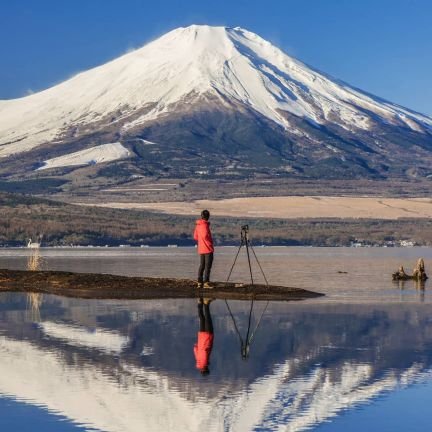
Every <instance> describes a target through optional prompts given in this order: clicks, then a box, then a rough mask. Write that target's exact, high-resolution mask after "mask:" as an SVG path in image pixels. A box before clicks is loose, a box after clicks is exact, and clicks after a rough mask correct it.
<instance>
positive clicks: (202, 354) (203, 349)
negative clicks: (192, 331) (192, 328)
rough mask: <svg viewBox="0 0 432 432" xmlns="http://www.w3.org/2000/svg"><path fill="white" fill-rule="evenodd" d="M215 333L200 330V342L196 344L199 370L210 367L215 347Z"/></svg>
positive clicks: (195, 350)
mask: <svg viewBox="0 0 432 432" xmlns="http://www.w3.org/2000/svg"><path fill="white" fill-rule="evenodd" d="M213 338H214V336H213V333H209V332H198V343H196V344H195V345H194V354H195V360H196V368H197V369H199V370H202V369H205V368H206V367H208V365H209V363H210V361H209V359H210V354H211V350H212V348H213Z"/></svg>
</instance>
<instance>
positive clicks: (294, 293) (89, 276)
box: [0, 269, 323, 301]
mask: <svg viewBox="0 0 432 432" xmlns="http://www.w3.org/2000/svg"><path fill="white" fill-rule="evenodd" d="M213 285H214V288H212V289H198V288H197V287H196V282H194V281H192V280H189V279H168V278H148V277H126V276H116V275H109V274H94V273H71V272H61V271H25V270H5V269H2V270H0V292H7V291H12V292H33V293H45V294H54V295H61V296H64V297H75V298H86V299H168V298H170V299H174V298H199V297H211V298H214V299H229V300H251V299H254V300H279V301H288V300H303V299H307V298H314V297H320V296H322V295H323V294H320V293H316V292H312V291H307V290H304V289H302V288H293V287H283V286H273V285H269V286H267V285H259V284H257V285H253V286H252V285H250V284H238V283H224V282H215V283H213Z"/></svg>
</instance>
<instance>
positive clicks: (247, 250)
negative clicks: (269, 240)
mask: <svg viewBox="0 0 432 432" xmlns="http://www.w3.org/2000/svg"><path fill="white" fill-rule="evenodd" d="M249 246H250V244H249V239H248V238H247V237H246V254H247V259H248V264H249V273H250V278H251V283H252V286H253V285H254V279H253V274H252V264H251V260H250V254H249Z"/></svg>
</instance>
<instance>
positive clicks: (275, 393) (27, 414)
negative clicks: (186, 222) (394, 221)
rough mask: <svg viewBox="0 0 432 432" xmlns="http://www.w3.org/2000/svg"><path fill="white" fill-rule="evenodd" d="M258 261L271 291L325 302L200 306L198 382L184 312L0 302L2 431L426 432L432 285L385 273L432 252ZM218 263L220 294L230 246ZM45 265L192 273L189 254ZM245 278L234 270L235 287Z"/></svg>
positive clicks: (52, 258)
mask: <svg viewBox="0 0 432 432" xmlns="http://www.w3.org/2000/svg"><path fill="white" fill-rule="evenodd" d="M255 250H256V252H257V255H258V256H259V258H260V261H261V264H262V266H263V268H264V270H265V272H266V274H267V276H268V279H269V282H270V283H273V284H284V285H289V286H298V287H303V288H308V289H311V290H315V291H319V292H322V293H325V294H326V296H325V297H322V298H319V299H312V300H307V301H302V302H270V303H268V304H267V302H256V303H255V304H254V305H253V309H252V314H251V315H250V311H251V304H250V303H249V302H234V301H230V302H229V303H228V304H227V303H225V302H224V301H222V300H215V301H213V302H211V303H210V306H209V310H210V313H211V317H212V321H213V327H214V343H213V349H212V352H211V356H210V365H209V370H210V374H209V375H206V376H203V375H201V374H200V372H199V371H198V370H197V369H196V365H195V358H194V353H193V347H194V344H195V343H196V340H197V332H198V330H199V318H198V306H197V301H196V300H169V301H166V300H164V301H160V300H152V301H141V300H140V301H107V300H104V301H101V300H77V299H67V298H63V297H57V296H50V295H35V294H32V295H30V294H29V295H25V294H18V293H4V294H1V295H0V367H1V372H2V373H1V374H0V426H1V428H0V430H2V431H3V430H11V431H12V430H13V431H15V430H17V431H18V430H19V431H35V430H40V431H60V432H62V431H78V430H83V431H84V430H87V431H88V430H97V431H171V430H175V431H203V430H209V431H213V430H214V431H252V430H254V431H255V430H256V431H267V430H269V431H270V430H271V431H273V430H281V431H301V430H316V431H321V432H324V431H325V432H327V431H337V432H339V431H364V430H369V431H375V430H376V431H378V430H379V431H398V430H401V431H408V430H409V431H426V430H430V423H431V421H432V412H431V410H430V405H431V403H432V296H431V294H430V290H431V286H430V284H429V283H428V282H426V284H425V285H424V286H416V284H415V283H414V282H406V283H405V284H397V283H396V284H395V283H393V282H392V281H391V277H390V274H391V272H392V271H394V270H396V269H397V267H398V266H399V265H400V264H403V265H404V266H405V268H406V269H408V270H410V269H411V268H412V267H413V266H414V265H415V262H416V260H417V258H419V257H423V258H424V259H425V262H426V270H428V268H429V263H430V261H431V258H432V249H428V248H397V249H396V248H395V249H378V248H368V249H349V248H346V249H344V248H273V247H272V248H270V247H269V248H256V249H255ZM216 252H217V255H216V261H215V267H214V279H215V280H216V279H218V280H224V279H225V278H226V275H227V271H228V269H229V267H230V264H231V262H232V260H233V258H234V255H235V253H236V248H220V249H218V250H217V251H216ZM29 253H30V252H29V251H28V250H26V249H12V250H11V249H7V250H6V249H4V250H0V267H1V268H11V269H12V268H14V269H21V268H26V266H27V264H28V260H29ZM41 253H42V257H43V259H42V263H41V265H42V266H43V268H45V269H55V270H71V271H81V272H100V273H116V274H123V275H138V276H140V275H142V276H165V277H190V278H193V277H194V276H195V268H196V264H197V257H196V251H195V249H193V248H172V249H168V248H143V249H42V250H41ZM255 269H256V268H255ZM255 276H256V277H257V279H259V278H258V272H256V275H255ZM246 277H247V267H246V260H245V257H243V256H242V257H241V259H240V262H239V265H238V267H236V272H235V274H234V279H235V280H238V281H241V280H246ZM228 307H229V309H228ZM230 311H231V313H230ZM249 316H251V324H250V326H249V336H252V340H251V343H250V346H249V355H248V357H247V358H246V359H244V358H242V355H241V354H242V351H241V347H242V342H243V344H244V342H245V340H246V335H247V334H248V323H249Z"/></svg>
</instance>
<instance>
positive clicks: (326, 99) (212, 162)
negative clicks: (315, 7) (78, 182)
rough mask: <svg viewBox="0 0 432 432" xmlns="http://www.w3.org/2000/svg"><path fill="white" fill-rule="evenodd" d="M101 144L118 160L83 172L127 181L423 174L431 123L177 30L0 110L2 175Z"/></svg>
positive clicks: (237, 44)
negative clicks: (208, 175)
mask: <svg viewBox="0 0 432 432" xmlns="http://www.w3.org/2000/svg"><path fill="white" fill-rule="evenodd" d="M110 143H118V145H120V146H122V148H124V150H122V151H117V152H116V154H117V153H118V154H119V155H120V156H119V157H118V158H117V157H113V155H112V154H111V153H110V154H108V155H107V157H106V158H104V157H103V155H99V156H100V157H99V159H98V160H97V161H93V160H92V161H90V162H93V164H94V163H100V162H106V161H110V163H115V164H118V165H122V166H123V167H125V168H127V170H129V171H130V172H131V174H137V173H143V174H146V173H147V174H148V173H158V172H159V171H160V172H165V173H169V174H170V175H190V174H192V173H195V172H196V171H197V170H198V169H199V168H202V167H205V168H207V169H208V170H210V171H211V172H212V173H213V174H214V175H222V176H223V175H232V174H235V175H239V173H240V174H244V175H248V174H249V173H250V172H257V170H258V171H260V170H262V172H263V173H269V172H270V173H278V174H279V175H280V174H284V175H295V176H308V177H321V176H322V177H326V178H332V177H339V178H341V177H342V178H347V177H351V178H352V177H360V176H367V177H383V176H400V175H405V174H406V173H407V172H408V173H410V174H413V173H414V174H416V175H429V174H430V173H432V169H430V168H429V167H430V166H431V163H430V162H431V161H432V119H431V118H429V117H427V116H425V115H422V114H419V113H416V112H414V111H411V110H409V109H406V108H403V107H401V106H398V105H395V104H392V103H389V102H386V101H384V100H382V99H379V98H377V97H374V96H371V95H369V94H367V93H364V92H362V91H360V90H357V89H355V88H353V87H350V86H349V85H347V84H345V83H343V82H340V81H337V80H333V79H331V78H329V77H328V76H326V75H325V74H323V73H320V72H317V71H315V70H313V69H311V68H310V67H308V66H306V65H305V64H303V63H301V62H300V61H298V60H295V59H293V58H291V57H289V56H288V55H286V54H285V53H284V52H282V51H281V50H280V49H278V48H277V47H275V46H274V45H272V44H271V43H269V42H267V41H265V40H264V39H262V38H261V37H259V36H257V35H256V34H254V33H251V32H249V31H246V30H244V29H241V28H238V27H236V28H226V27H210V26H197V25H192V26H190V27H186V28H178V29H175V30H173V31H171V32H169V33H167V34H165V35H164V36H162V37H160V38H159V39H157V40H155V41H153V42H151V43H149V44H147V45H145V46H144V47H142V48H141V49H138V50H136V51H133V52H130V53H128V54H126V55H124V56H122V57H120V58H117V59H115V60H113V61H111V62H109V63H107V64H104V65H102V66H100V67H96V68H94V69H91V70H89V71H86V72H83V73H80V74H78V75H76V76H75V77H73V78H72V79H69V80H68V81H65V82H63V83H62V84H59V85H57V86H54V87H52V88H50V89H47V90H45V91H41V92H39V93H36V94H32V95H30V96H26V97H24V98H20V99H15V100H7V101H0V172H3V173H5V172H6V173H7V172H8V171H9V170H11V169H12V171H13V172H17V168H18V166H19V168H21V169H22V168H24V169H25V171H26V172H29V170H30V171H31V170H32V169H33V170H35V169H38V168H40V167H41V166H42V165H43V166H44V167H45V168H51V167H52V169H54V168H55V167H56V170H57V171H55V172H56V173H57V174H58V173H59V171H58V170H59V168H61V165H60V164H59V163H55V164H51V165H50V162H49V161H50V160H55V161H57V162H58V161H59V160H60V161H61V160H63V159H64V160H66V161H67V160H69V159H70V157H71V154H72V157H73V158H76V153H79V152H81V151H85V150H87V149H93V148H95V147H97V146H104V145H105V144H110ZM105 148H106V149H107V151H108V152H110V151H111V150H112V148H111V147H109V146H108V147H100V150H102V149H105ZM117 150H118V149H117ZM99 153H100V152H99ZM126 154H128V157H126V158H125V155H126ZM62 158H63V159H62ZM408 158H409V161H407V160H408ZM87 159H88V158H87ZM87 159H86V160H85V161H84V162H83V163H82V164H76V165H74V166H83V165H87V164H89V163H90V162H89V161H87ZM18 161H19V164H18ZM113 161H114V162H113ZM23 162H24V163H23ZM60 163H61V162H60ZM65 165H66V164H65ZM68 169H69V170H70V169H73V168H71V165H70V164H69V167H68ZM413 169H414V171H413ZM429 170H430V172H429ZM18 171H20V169H18ZM45 173H50V171H49V170H45Z"/></svg>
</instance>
